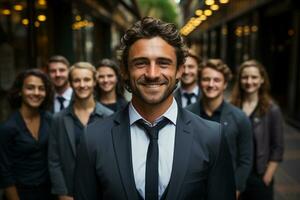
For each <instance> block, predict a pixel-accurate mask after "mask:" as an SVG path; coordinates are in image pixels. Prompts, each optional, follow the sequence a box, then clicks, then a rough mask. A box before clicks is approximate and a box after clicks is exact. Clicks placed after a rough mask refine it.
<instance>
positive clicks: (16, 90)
mask: <svg viewBox="0 0 300 200" xmlns="http://www.w3.org/2000/svg"><path fill="white" fill-rule="evenodd" d="M29 76H36V77H38V78H40V79H42V81H43V83H44V85H45V91H46V97H45V100H44V101H43V102H42V104H41V105H40V109H41V110H46V109H48V108H49V107H50V106H51V105H52V103H53V98H54V88H53V85H52V82H51V81H50V79H49V77H48V76H47V75H46V74H45V73H44V72H43V71H41V70H39V69H27V70H25V71H22V72H21V73H19V75H18V76H17V77H16V79H15V81H14V83H13V85H12V87H11V89H10V91H9V93H8V101H9V103H10V106H11V108H12V109H18V108H20V107H21V105H22V96H20V92H21V91H22V88H23V84H24V80H25V79H26V78H27V77H29Z"/></svg>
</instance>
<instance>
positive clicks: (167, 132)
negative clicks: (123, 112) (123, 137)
mask: <svg viewBox="0 0 300 200" xmlns="http://www.w3.org/2000/svg"><path fill="white" fill-rule="evenodd" d="M177 113H178V107H177V103H176V101H175V99H173V102H172V104H171V106H170V107H169V109H168V110H167V111H166V112H165V113H164V114H163V115H162V116H160V117H159V118H158V119H156V120H155V122H154V124H153V125H151V123H150V122H147V120H145V119H144V121H146V123H148V124H149V125H150V126H155V125H156V124H157V123H158V122H159V121H160V120H161V119H162V117H165V118H168V119H169V120H170V123H169V124H167V125H166V126H165V127H164V128H162V129H161V130H160V131H159V136H158V149H159V158H158V174H159V178H158V182H159V188H158V197H159V199H160V198H161V197H162V195H163V193H164V191H165V189H166V188H167V187H168V184H169V181H170V178H171V172H172V164H173V154H174V144H175V131H176V119H177ZM129 119H130V132H131V149H132V166H133V173H134V180H135V185H136V188H137V190H138V192H139V194H140V195H141V196H142V197H143V198H145V178H146V177H145V176H146V159H147V150H148V146H149V142H150V140H149V138H148V136H147V134H146V133H145V131H144V130H143V129H141V128H140V127H138V126H137V125H136V124H135V122H136V121H137V120H139V119H143V117H142V116H141V115H140V114H139V113H138V112H137V111H136V109H135V108H134V106H133V105H132V103H130V105H129Z"/></svg>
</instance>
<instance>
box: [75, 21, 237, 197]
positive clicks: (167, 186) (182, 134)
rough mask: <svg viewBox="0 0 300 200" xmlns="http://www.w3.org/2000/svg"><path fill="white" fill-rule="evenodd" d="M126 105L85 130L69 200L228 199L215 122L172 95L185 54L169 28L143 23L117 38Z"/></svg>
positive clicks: (229, 180)
mask: <svg viewBox="0 0 300 200" xmlns="http://www.w3.org/2000/svg"><path fill="white" fill-rule="evenodd" d="M121 42H122V50H123V51H122V61H121V62H122V70H123V74H124V79H125V83H126V85H127V87H128V89H129V90H130V91H131V92H132V100H131V102H130V103H129V105H128V106H127V107H126V108H125V109H124V110H122V111H120V112H117V113H115V114H114V115H113V116H111V117H108V118H106V119H104V120H102V121H98V122H97V123H94V124H92V125H91V126H89V127H88V128H87V131H86V134H85V137H84V140H83V141H82V143H81V144H80V147H79V151H78V160H77V161H78V162H77V167H76V173H75V174H76V176H75V199H76V200H99V199H102V200H125V199H127V200H140V199H146V200H158V199H164V200H165V199H167V200H183V199H186V200H192V199H203V200H220V199H222V200H234V199H235V185H234V175H233V167H232V163H231V157H230V153H229V149H228V147H227V144H226V142H225V139H224V136H223V134H222V131H221V127H220V125H219V124H217V123H215V122H210V121H207V120H203V119H201V118H200V117H198V116H196V115H194V114H193V113H191V112H189V111H186V110H184V109H183V108H181V107H179V106H178V105H177V103H176V101H175V99H174V97H173V91H174V89H175V88H176V83H177V82H178V79H180V76H181V70H182V69H181V67H182V65H183V63H184V58H185V54H186V51H185V48H184V43H183V39H182V37H181V36H180V34H179V31H178V30H177V29H176V27H175V25H173V24H170V23H165V22H162V21H161V20H158V19H155V18H151V17H145V18H143V19H142V20H140V21H138V22H136V23H135V24H134V25H133V26H132V27H131V28H130V29H129V30H127V31H126V33H125V35H124V36H123V38H122V40H121Z"/></svg>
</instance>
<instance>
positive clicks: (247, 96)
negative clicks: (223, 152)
mask: <svg viewBox="0 0 300 200" xmlns="http://www.w3.org/2000/svg"><path fill="white" fill-rule="evenodd" d="M232 103H233V104H234V105H236V106H238V107H240V108H241V109H242V110H243V111H244V112H245V113H246V114H247V115H248V117H249V118H250V120H251V122H252V127H253V144H254V154H253V155H254V158H253V161H254V162H253V168H252V172H251V174H250V176H249V178H248V181H247V186H246V190H245V191H244V192H243V193H242V194H241V199H242V200H253V199H255V200H272V199H274V197H273V196H274V195H273V193H274V192H273V183H274V174H275V171H276V169H277V167H278V164H279V162H280V161H282V158H283V119H282V115H281V112H280V109H279V107H278V105H276V104H275V103H274V101H273V100H272V98H271V96H270V82H269V78H268V74H267V72H266V70H265V68H264V66H263V65H262V64H261V63H259V62H258V61H256V60H249V61H245V62H244V63H242V64H241V66H240V67H239V70H238V73H237V79H236V83H235V86H234V88H233V92H232Z"/></svg>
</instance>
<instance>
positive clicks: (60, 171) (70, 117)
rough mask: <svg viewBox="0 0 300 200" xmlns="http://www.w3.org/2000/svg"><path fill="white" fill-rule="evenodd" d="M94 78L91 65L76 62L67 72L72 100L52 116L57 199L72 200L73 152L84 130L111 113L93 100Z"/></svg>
mask: <svg viewBox="0 0 300 200" xmlns="http://www.w3.org/2000/svg"><path fill="white" fill-rule="evenodd" d="M96 75H97V72H96V69H95V67H94V66H93V65H91V64H90V63H88V62H78V63H75V64H74V65H73V66H72V67H71V68H70V73H69V81H70V85H71V87H72V89H73V91H74V100H73V101H72V102H71V104H70V105H69V106H68V107H67V108H66V109H64V110H62V111H61V112H59V113H56V114H55V115H54V117H53V123H52V126H51V132H50V136H49V172H50V178H51V182H52V193H53V194H55V195H57V196H58V199H59V200H72V199H73V193H74V190H73V186H74V184H73V182H74V169H75V160H76V149H77V146H78V145H79V143H80V138H81V136H82V135H83V133H84V130H85V129H86V127H87V126H88V125H89V124H91V123H92V122H95V121H96V120H98V119H101V118H103V117H106V116H108V115H110V114H112V113H113V112H112V111H111V110H109V109H108V108H106V107H105V106H103V105H101V104H100V103H98V102H96V101H95V99H94V87H95V85H96V83H97V77H96Z"/></svg>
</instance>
